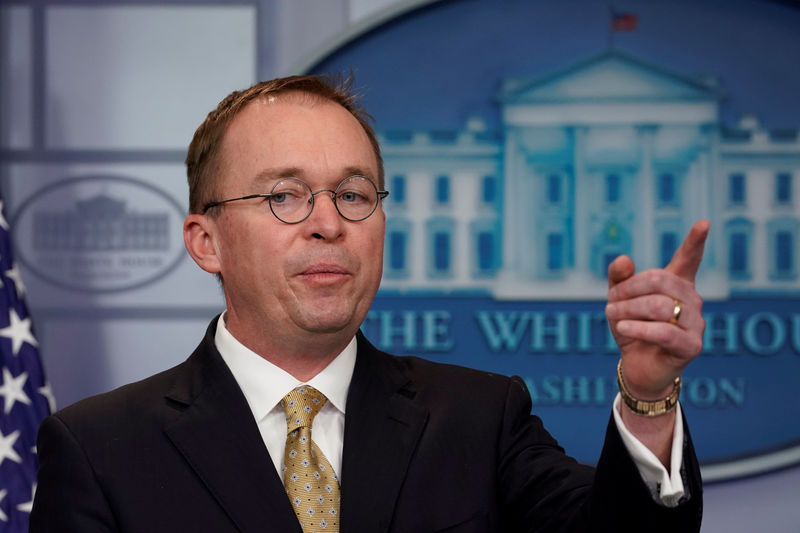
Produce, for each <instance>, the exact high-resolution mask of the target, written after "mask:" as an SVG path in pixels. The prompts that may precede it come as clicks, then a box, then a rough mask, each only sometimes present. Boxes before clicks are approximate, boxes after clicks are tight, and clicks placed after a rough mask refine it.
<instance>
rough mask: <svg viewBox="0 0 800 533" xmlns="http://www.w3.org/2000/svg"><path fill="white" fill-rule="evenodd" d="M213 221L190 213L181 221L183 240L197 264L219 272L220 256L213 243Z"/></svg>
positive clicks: (204, 268)
mask: <svg viewBox="0 0 800 533" xmlns="http://www.w3.org/2000/svg"><path fill="white" fill-rule="evenodd" d="M215 229H216V227H215V225H214V222H213V221H212V220H211V219H210V218H209V217H207V216H205V215H198V214H191V215H189V216H187V217H186V220H184V221H183V242H184V244H185V245H186V251H187V252H189V255H191V256H192V259H194V262H195V263H197V265H198V266H199V267H200V268H202V269H203V270H205V271H206V272H210V273H211V274H217V273H219V272H220V258H219V252H218V250H217V247H216V245H215V243H214V236H213V235H214V230H215Z"/></svg>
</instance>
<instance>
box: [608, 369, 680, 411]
mask: <svg viewBox="0 0 800 533" xmlns="http://www.w3.org/2000/svg"><path fill="white" fill-rule="evenodd" d="M617 385H619V394H620V396H622V401H623V402H625V405H626V406H627V407H628V409H630V410H631V411H633V412H634V413H636V414H637V415H642V416H648V417H654V416H661V415H664V414H667V413H669V412H670V411H672V410H673V409H675V406H676V405H678V397H679V396H680V394H681V377H680V376H678V377H677V378H675V381H674V382H673V384H672V392H670V393H669V396H667V397H666V398H664V399H663V400H656V401H653V402H648V401H645V400H639V399H637V398H635V397H634V396H633V395H632V394H631V392H630V391H629V390H628V387H627V386H626V385H625V378H624V377H622V359H620V360H619V363H618V364H617Z"/></svg>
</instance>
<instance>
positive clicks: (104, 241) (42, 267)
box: [13, 176, 184, 292]
mask: <svg viewBox="0 0 800 533" xmlns="http://www.w3.org/2000/svg"><path fill="white" fill-rule="evenodd" d="M183 217H184V213H183V209H182V208H181V206H180V205H179V204H178V203H177V202H176V201H175V199H174V198H172V197H171V196H169V195H168V194H167V193H165V192H164V191H162V190H160V189H158V188H157V187H155V186H153V185H151V184H149V183H147V182H144V181H141V180H137V179H134V178H128V177H119V176H87V177H78V178H70V179H65V180H63V181H60V182H57V183H55V184H53V185H51V186H48V187H46V188H44V189H42V190H40V191H39V192H38V193H36V194H35V195H33V196H31V197H30V198H28V199H27V200H26V201H25V202H24V203H23V204H22V205H21V206H20V208H19V210H18V211H17V215H16V218H15V220H14V223H13V228H14V233H15V239H16V242H17V245H18V246H19V259H20V261H21V262H22V263H24V264H25V266H26V267H28V268H29V269H30V270H31V271H32V272H33V273H34V274H36V275H37V276H39V277H40V278H42V279H44V280H46V281H48V282H50V283H53V284H54V285H57V286H59V287H63V288H67V289H72V290H79V291H89V292H113V291H122V290H128V289H133V288H136V287H140V286H142V285H146V284H148V283H152V282H153V281H155V280H156V279H159V278H160V277H162V276H164V275H165V274H167V273H168V272H169V271H170V270H172V269H173V268H174V267H175V266H176V265H177V264H178V262H179V261H181V259H182V258H183V256H184V254H183V239H182V237H181V234H180V227H181V221H182V220H183Z"/></svg>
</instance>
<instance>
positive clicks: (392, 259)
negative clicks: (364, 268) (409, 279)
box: [389, 231, 407, 270]
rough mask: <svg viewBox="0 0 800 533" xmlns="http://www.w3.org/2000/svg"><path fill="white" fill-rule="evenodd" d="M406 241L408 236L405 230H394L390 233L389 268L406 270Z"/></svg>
mask: <svg viewBox="0 0 800 533" xmlns="http://www.w3.org/2000/svg"><path fill="white" fill-rule="evenodd" d="M406 242H407V236H406V234H405V233H404V232H402V231H392V232H390V233H389V268H390V269H391V270H405V268H406Z"/></svg>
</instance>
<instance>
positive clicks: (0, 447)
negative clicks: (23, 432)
mask: <svg viewBox="0 0 800 533" xmlns="http://www.w3.org/2000/svg"><path fill="white" fill-rule="evenodd" d="M19 435H20V430H16V431H15V432H14V433H11V434H10V435H9V436H8V437H6V436H5V435H3V432H2V431H0V466H3V461H5V460H6V459H11V460H12V461H14V462H15V463H22V458H21V457H20V456H19V454H18V453H17V451H16V450H15V449H14V443H15V442H17V439H18V438H19Z"/></svg>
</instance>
